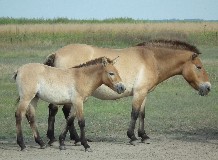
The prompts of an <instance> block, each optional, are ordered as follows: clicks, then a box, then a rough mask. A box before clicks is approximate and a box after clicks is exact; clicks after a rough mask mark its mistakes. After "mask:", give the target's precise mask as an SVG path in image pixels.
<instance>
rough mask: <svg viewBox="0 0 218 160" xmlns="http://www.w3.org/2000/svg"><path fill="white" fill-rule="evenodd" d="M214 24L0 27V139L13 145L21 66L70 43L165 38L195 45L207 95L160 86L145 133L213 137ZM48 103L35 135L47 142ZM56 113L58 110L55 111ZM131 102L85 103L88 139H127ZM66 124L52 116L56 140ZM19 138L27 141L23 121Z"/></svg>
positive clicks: (173, 84)
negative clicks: (16, 74)
mask: <svg viewBox="0 0 218 160" xmlns="http://www.w3.org/2000/svg"><path fill="white" fill-rule="evenodd" d="M217 32H218V23H215V22H197V23H193V22H186V23H181V22H178V23H176V22H173V23H136V24H135V23H124V24H123V23H118V24H116V23H115V24H113V23H109V24H106V23H103V24H102V23H101V24H98V23H94V24H88V23H85V24H7V25H3V24H2V25H0V127H1V129H0V140H15V137H16V131H15V118H14V112H15V110H16V106H15V100H16V98H17V96H18V94H17V90H16V86H15V84H14V83H13V80H11V77H12V75H13V72H14V71H15V70H16V69H17V68H18V67H19V66H21V65H22V64H25V63H30V62H43V61H44V59H45V57H46V56H47V55H48V54H50V53H52V52H54V51H55V50H57V49H58V48H60V47H62V46H64V45H67V44H70V43H87V44H91V45H97V46H102V47H111V48H124V47H128V46H132V45H135V44H137V43H139V42H141V41H145V40H150V39H155V38H167V39H179V40H184V41H186V42H189V43H192V44H195V45H196V46H197V47H198V48H199V49H200V51H201V52H202V53H203V54H202V55H201V59H202V61H203V63H204V66H205V68H206V70H207V72H208V73H209V76H210V80H211V84H212V91H211V93H210V94H209V95H208V96H206V97H200V96H199V95H198V94H197V92H196V91H194V90H193V89H192V88H191V87H190V86H188V84H187V83H186V82H185V81H184V80H183V79H182V78H181V77H179V76H178V77H174V78H171V79H169V80H167V81H165V82H163V83H162V84H160V85H159V86H158V87H157V88H156V90H155V91H154V92H152V93H151V94H150V95H149V96H148V102H147V104H146V131H147V132H148V134H149V135H151V136H152V134H166V135H168V134H170V135H173V134H181V135H182V136H186V135H188V134H199V135H204V134H212V135H217V134H218V100H217V97H218V88H217V86H218V70H217V68H218V54H217V53H218V39H217ZM47 105H48V104H47V103H45V102H40V103H39V106H38V108H37V123H38V128H39V131H40V133H41V135H42V137H43V138H45V139H46V128H47V115H48V108H47ZM60 110H61V108H60ZM130 111H131V97H129V98H124V99H120V100H116V101H100V100H98V99H95V98H92V97H91V98H90V99H89V100H88V102H87V103H86V104H85V118H86V126H87V129H86V130H87V136H88V137H91V138H93V139H96V138H99V139H102V140H103V139H111V140H114V139H116V141H119V140H123V139H127V138H126V130H127V127H128V124H129V121H130ZM64 123H65V121H64V118H63V115H62V113H61V112H59V113H58V115H57V120H56V135H58V134H59V133H60V131H61V128H62V127H63V124H64ZM24 135H25V138H26V139H31V140H32V133H31V130H30V127H29V125H28V124H27V122H26V120H25V121H24Z"/></svg>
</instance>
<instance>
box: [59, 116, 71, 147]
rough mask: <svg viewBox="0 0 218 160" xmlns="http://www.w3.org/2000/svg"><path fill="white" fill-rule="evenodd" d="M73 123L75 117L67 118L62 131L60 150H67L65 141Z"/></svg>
mask: <svg viewBox="0 0 218 160" xmlns="http://www.w3.org/2000/svg"><path fill="white" fill-rule="evenodd" d="M72 123H73V117H72V116H69V117H68V118H67V120H66V125H65V127H64V129H63V131H62V132H61V134H60V136H59V143H60V146H59V148H60V150H65V149H66V147H65V144H64V141H65V138H66V135H67V132H68V130H69V127H70V126H71V125H72Z"/></svg>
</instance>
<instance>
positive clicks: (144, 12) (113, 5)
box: [0, 0, 218, 20]
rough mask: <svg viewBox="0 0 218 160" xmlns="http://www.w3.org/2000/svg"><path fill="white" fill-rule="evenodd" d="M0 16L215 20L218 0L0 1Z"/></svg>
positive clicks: (217, 13)
mask: <svg viewBox="0 0 218 160" xmlns="http://www.w3.org/2000/svg"><path fill="white" fill-rule="evenodd" d="M0 17H12V18H44V19H53V18H68V19H99V20H101V19H108V18H120V17H123V18H126V17H128V18H133V19H140V20H163V19H180V20H183V19H203V20H218V0H0Z"/></svg>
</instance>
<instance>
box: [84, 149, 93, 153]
mask: <svg viewBox="0 0 218 160" xmlns="http://www.w3.org/2000/svg"><path fill="white" fill-rule="evenodd" d="M85 151H86V152H93V151H92V149H91V148H86V149H85Z"/></svg>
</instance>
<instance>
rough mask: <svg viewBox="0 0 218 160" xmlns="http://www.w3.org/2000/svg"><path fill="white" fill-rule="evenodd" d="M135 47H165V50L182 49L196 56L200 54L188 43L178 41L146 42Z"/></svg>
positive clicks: (160, 40)
mask: <svg viewBox="0 0 218 160" xmlns="http://www.w3.org/2000/svg"><path fill="white" fill-rule="evenodd" d="M136 46H145V47H146V46H152V47H165V48H173V49H184V50H188V51H191V52H194V53H197V54H201V52H200V51H199V50H198V49H197V47H196V46H193V45H191V44H189V43H186V42H183V41H179V40H163V39H159V40H151V41H147V42H142V43H139V44H137V45H136Z"/></svg>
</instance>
